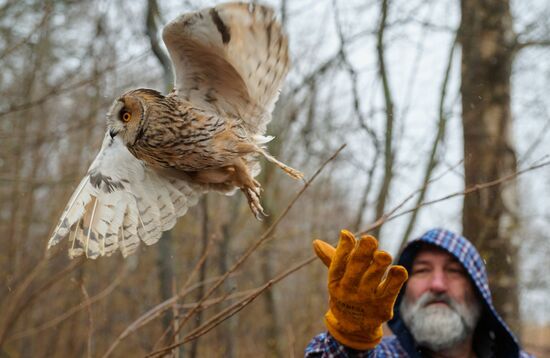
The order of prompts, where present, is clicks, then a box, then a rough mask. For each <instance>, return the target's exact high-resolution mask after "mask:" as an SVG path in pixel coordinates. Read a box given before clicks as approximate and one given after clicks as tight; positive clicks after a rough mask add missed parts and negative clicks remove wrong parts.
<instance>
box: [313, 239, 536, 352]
mask: <svg viewBox="0 0 550 358" xmlns="http://www.w3.org/2000/svg"><path fill="white" fill-rule="evenodd" d="M377 246H378V243H377V241H376V239H374V238H373V237H371V236H364V237H362V238H361V240H360V241H359V243H357V242H356V240H355V238H354V236H353V234H351V233H350V232H348V231H346V230H342V232H341V233H340V241H339V243H338V246H337V248H336V249H334V247H332V246H331V245H329V244H327V243H325V242H323V241H319V240H316V241H315V242H314V249H315V252H316V253H317V255H318V256H319V258H321V260H322V261H323V262H324V263H325V264H326V265H327V266H329V284H328V287H329V295H330V301H329V310H328V312H327V314H326V315H325V324H326V326H327V328H328V332H326V333H322V334H320V335H318V336H316V337H315V338H314V339H313V340H312V341H311V342H310V344H309V345H308V346H307V348H306V352H305V355H306V357H377V358H379V357H448V358H462V357H477V358H484V357H498V358H500V357H522V358H525V357H530V355H529V354H527V353H525V352H524V351H522V350H521V348H520V347H519V345H518V342H517V340H516V338H515V337H514V335H513V334H512V333H511V331H510V329H509V328H508V327H507V326H506V324H505V323H504V321H503V320H502V319H501V318H500V316H499V315H498V314H497V312H496V311H495V308H494V307H493V304H492V299H491V293H490V291H489V285H488V280H487V273H486V269H485V265H484V263H483V260H482V259H481V257H480V255H479V253H478V252H477V250H476V249H475V248H474V246H473V245H472V244H471V243H470V242H469V241H468V240H467V239H465V238H464V237H462V236H459V235H457V234H454V233H452V232H450V231H448V230H442V229H434V230H430V231H428V232H427V233H426V234H424V235H423V236H422V237H420V238H418V239H416V240H413V241H411V242H410V243H409V244H408V245H407V246H406V247H405V249H404V250H403V253H402V254H401V256H400V257H399V262H398V264H399V265H390V264H391V256H390V255H389V254H388V253H386V252H383V251H380V250H378V249H377ZM388 267H389V270H388ZM407 272H408V275H407ZM407 276H408V282H407V284H406V285H405V286H404V288H403V289H401V288H402V286H403V284H404V283H405V281H406V280H407ZM394 307H395V309H394ZM386 321H389V322H388V325H389V327H390V328H391V330H392V331H393V333H394V335H393V336H389V337H384V338H383V339H382V324H383V323H384V322H386Z"/></svg>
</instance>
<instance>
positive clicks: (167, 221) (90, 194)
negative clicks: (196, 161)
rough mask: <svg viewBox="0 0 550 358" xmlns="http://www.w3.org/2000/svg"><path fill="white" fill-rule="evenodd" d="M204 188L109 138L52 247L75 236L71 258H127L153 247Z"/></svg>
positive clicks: (63, 218)
mask: <svg viewBox="0 0 550 358" xmlns="http://www.w3.org/2000/svg"><path fill="white" fill-rule="evenodd" d="M200 192H201V189H200V188H198V187H196V186H192V184H190V183H188V182H186V181H185V180H182V179H176V178H168V177H164V176H161V175H159V174H157V173H156V172H155V171H154V170H152V169H150V168H149V167H147V166H145V165H144V163H143V162H141V161H140V160H138V159H136V158H135V157H134V156H133V155H132V154H131V153H130V152H129V151H128V149H127V148H126V147H125V146H124V145H123V144H122V142H121V141H120V139H117V138H116V137H115V139H111V137H110V136H109V135H108V134H106V135H105V138H104V140H103V145H102V147H101V150H100V152H99V154H98V156H97V157H96V159H95V160H94V162H93V163H92V165H91V166H90V169H89V170H88V173H87V174H86V176H85V177H84V179H82V181H81V182H80V184H79V186H78V187H77V189H76V190H75V192H74V193H73V195H72V197H71V199H70V200H69V203H68V205H67V207H66V208H65V210H64V212H63V214H62V216H61V219H60V221H59V224H58V225H57V227H56V229H55V230H54V232H53V234H52V236H51V238H50V241H49V243H48V248H50V247H51V246H54V245H56V244H57V243H59V242H60V241H61V240H62V239H64V238H65V237H69V241H70V243H69V245H70V247H69V256H71V257H76V256H81V255H86V256H87V257H89V258H97V257H99V256H103V255H106V256H109V255H111V254H113V253H114V252H115V251H116V250H117V249H118V250H120V252H121V253H122V255H123V256H124V257H126V256H128V255H130V254H131V253H133V252H134V251H135V250H136V249H137V247H138V246H139V243H140V242H141V241H143V242H144V243H145V244H146V245H152V244H154V243H155V242H157V241H158V239H159V238H160V236H161V234H162V232H163V231H166V230H169V229H171V228H172V227H173V226H174V225H175V224H176V219H177V218H178V217H180V216H182V215H184V214H185V213H186V211H187V209H188V208H189V207H190V206H193V205H195V204H196V203H197V201H198V197H199V195H200Z"/></svg>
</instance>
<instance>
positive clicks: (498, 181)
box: [357, 160, 550, 235]
mask: <svg viewBox="0 0 550 358" xmlns="http://www.w3.org/2000/svg"><path fill="white" fill-rule="evenodd" d="M548 165H550V160H546V161H543V162H541V163H539V164H533V165H531V166H529V167H527V168H525V169H522V170H518V171H516V172H514V173H512V174H509V175H506V176H504V177H501V178H499V179H495V180H492V181H489V182H486V183H482V184H476V185H473V186H471V187H469V188H467V189H465V190H463V191H458V192H455V193H452V194H448V195H445V196H443V197H440V198H438V199H434V200H430V201H425V202H423V203H421V204H420V205H418V206H416V207H414V208H411V209H408V210H404V211H401V212H397V210H398V208H401V207H402V206H403V205H404V202H402V203H400V204H398V205H397V206H396V208H394V209H392V210H391V211H390V212H389V213H388V214H384V215H382V216H381V217H380V218H379V219H378V220H376V221H375V222H374V223H372V224H371V225H369V226H368V227H367V228H366V229H365V230H363V231H361V232H360V233H358V234H357V235H363V234H367V233H369V232H371V231H373V230H375V229H376V228H379V227H380V226H382V225H383V224H384V223H386V222H388V221H392V220H394V219H397V218H399V217H401V216H403V215H406V214H409V213H411V212H413V211H415V210H418V209H419V208H420V207H424V206H430V205H433V204H437V203H440V202H442V201H445V200H449V199H452V198H455V197H459V196H465V195H468V194H471V193H474V192H477V191H480V190H484V189H488V188H491V187H493V186H496V185H499V184H502V183H505V182H508V181H511V180H513V179H515V178H516V177H518V176H520V175H522V174H525V173H527V172H530V171H533V170H536V169H540V168H543V167H546V166H548ZM409 199H410V196H409V197H408V198H407V199H406V200H405V201H408V200H409Z"/></svg>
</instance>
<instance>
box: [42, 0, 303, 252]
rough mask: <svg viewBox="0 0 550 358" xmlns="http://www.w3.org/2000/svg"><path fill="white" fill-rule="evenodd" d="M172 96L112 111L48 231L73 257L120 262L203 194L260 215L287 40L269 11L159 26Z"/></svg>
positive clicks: (227, 7)
mask: <svg viewBox="0 0 550 358" xmlns="http://www.w3.org/2000/svg"><path fill="white" fill-rule="evenodd" d="M163 40H164V43H165V44H166V47H167V48H168V51H169V54H170V58H171V60H172V64H173V68H174V73H175V86H174V87H175V88H174V90H172V91H171V92H170V93H169V94H167V95H163V94H161V93H160V92H157V91H155V90H152V89H136V90H131V91H128V92H126V93H124V94H123V95H121V96H120V97H119V98H117V99H116V100H115V101H114V103H113V105H112V106H111V108H110V110H109V112H108V114H107V132H106V133H105V137H104V139H103V144H102V146H101V149H100V151H99V153H98V155H97V157H96V158H95V160H94V161H93V162H92V164H91V166H90V168H89V170H88V172H87V174H86V176H85V177H84V179H82V181H81V182H80V184H79V186H78V187H77V189H76V190H75V192H74V193H73V195H72V197H71V198H70V200H69V203H68V204H67V206H66V208H65V210H64V212H63V214H62V216H61V219H60V221H59V224H58V225H57V227H56V228H55V230H54V232H53V234H52V236H51V238H50V240H49V243H48V248H50V247H52V246H53V245H56V244H57V243H59V242H60V241H61V240H62V239H63V238H65V237H67V236H68V237H69V246H70V248H69V256H70V257H76V256H80V255H86V256H87V257H89V258H97V257H99V256H103V255H111V254H112V253H113V252H115V251H116V250H120V251H121V253H122V255H123V256H124V257H126V256H128V255H129V254H131V253H132V252H134V251H135V250H136V249H137V247H138V246H139V244H140V241H143V242H144V243H145V244H147V245H151V244H154V243H155V242H156V241H157V240H158V239H159V238H160V236H161V234H162V232H163V231H166V230H169V229H171V228H172V227H173V226H174V225H175V223H176V219H177V218H178V217H180V216H182V215H184V214H185V213H186V211H187V209H188V208H189V207H191V206H192V205H194V204H196V203H197V200H198V198H199V196H200V195H201V194H203V193H204V192H207V191H218V192H221V193H226V194H228V193H232V192H234V191H235V190H236V189H240V190H241V191H242V192H243V193H244V195H245V196H246V199H247V201H248V204H249V206H250V209H251V211H252V213H253V214H254V215H255V217H256V218H261V217H262V216H263V215H265V214H264V211H263V209H262V206H261V203H260V192H261V189H262V188H261V185H260V183H259V182H258V181H257V180H256V179H254V177H255V176H256V175H257V174H258V172H259V170H260V167H259V164H258V158H259V157H264V158H265V159H267V160H268V161H269V162H271V163H274V164H275V165H277V166H279V167H280V168H281V169H282V170H284V171H285V172H286V173H288V174H289V175H290V176H291V177H293V178H296V179H302V178H303V176H302V174H301V173H300V172H299V171H297V170H295V169H293V168H291V167H289V166H287V165H285V164H283V163H282V162H280V161H278V160H277V159H276V158H274V157H273V156H271V155H270V154H269V153H268V152H267V150H266V148H265V144H266V143H267V142H269V140H270V139H271V137H269V136H266V135H265V132H266V125H267V123H268V122H269V121H270V119H271V112H272V110H273V107H274V105H275V102H276V101H277V98H278V95H279V91H280V88H281V86H282V83H283V80H284V78H285V76H286V74H287V72H288V68H289V56H288V40H287V38H286V36H285V35H284V33H283V31H282V28H281V25H280V23H278V22H277V21H276V19H275V16H274V12H273V10H272V9H271V8H269V7H266V6H261V5H257V4H244V3H228V4H222V5H219V6H216V7H213V8H207V9H203V10H200V11H198V12H194V13H188V14H184V15H181V16H180V17H178V18H176V19H175V20H173V21H172V22H170V23H169V24H168V25H166V26H165V28H164V29H163Z"/></svg>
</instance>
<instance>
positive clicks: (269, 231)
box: [152, 144, 346, 354]
mask: <svg viewBox="0 0 550 358" xmlns="http://www.w3.org/2000/svg"><path fill="white" fill-rule="evenodd" d="M345 147H346V144H344V145H342V146H341V147H340V148H338V150H336V152H335V153H334V154H333V155H332V156H331V157H330V158H329V159H327V160H326V161H325V162H324V163H323V164H321V166H320V167H319V169H317V171H316V172H315V174H313V176H312V177H311V179H309V180H308V181H307V182H305V184H304V186H303V187H302V189H301V190H300V191H299V192H298V193H297V194H296V195H295V196H294V198H293V199H292V200H291V201H290V203H289V204H288V206H287V207H286V208H285V209H284V210H283V212H282V213H281V214H280V215H279V216H278V217H277V219H275V221H274V222H273V224H272V225H271V226H270V227H269V228H268V229H267V230H266V232H264V234H263V235H262V236H261V237H260V239H259V240H258V241H256V242H255V243H254V244H253V245H252V246H250V247H249V248H248V249H247V250H246V252H245V253H244V254H243V255H241V257H240V258H239V259H238V260H237V262H236V263H235V264H234V265H233V266H232V267H231V268H230V269H229V270H228V271H227V272H226V273H225V274H224V275H222V277H221V278H220V279H219V280H218V281H217V282H216V283H215V284H214V285H213V286H212V287H211V288H210V289H209V290H208V292H207V293H206V294H205V295H204V297H203V298H202V299H201V300H200V301H199V302H198V303H197V304H196V306H195V308H194V309H192V310H190V311H189V312H188V313H187V314H186V315H185V316H184V317H183V319H182V322H181V323H180V325H179V329H180V330H181V329H182V327H183V326H184V324H185V323H186V322H187V321H188V320H189V318H191V316H192V315H193V314H194V313H195V312H196V311H197V310H198V308H199V307H200V305H201V304H202V303H203V301H205V300H206V299H207V298H208V297H210V295H212V293H213V292H214V291H215V290H216V289H217V288H218V287H219V286H220V285H221V284H222V283H223V282H224V281H225V280H226V279H227V277H228V276H229V275H230V274H231V273H233V272H234V271H235V270H237V269H238V268H239V267H240V266H241V265H242V264H243V263H244V262H245V261H246V259H248V257H249V256H250V255H251V254H252V253H253V252H254V251H255V250H256V249H257V248H258V247H259V246H260V245H261V244H262V243H264V242H265V241H267V240H268V239H269V238H271V236H272V235H273V233H274V232H275V229H276V228H277V226H278V225H279V223H280V221H281V220H282V219H283V218H284V217H285V216H286V215H287V213H288V212H289V211H290V209H291V208H292V207H293V206H294V204H295V203H296V201H298V199H299V198H300V197H301V196H302V194H303V193H304V192H305V191H306V190H307V189H308V188H309V186H311V183H312V182H313V181H314V180H315V179H316V178H317V176H318V175H319V174H320V173H321V172H322V171H323V169H324V168H325V167H326V166H327V165H328V163H330V162H331V161H333V160H334V159H335V158H336V157H337V156H338V154H340V152H341V151H342V150H343V149H344V148H345ZM205 324H206V323H205ZM178 333H179V332H174V336H175V335H177V334H178ZM182 344H183V343H182ZM168 350H171V348H170V349H168ZM160 351H163V352H164V351H166V348H163V349H161V350H160ZM157 352H159V351H157ZM153 353H155V352H152V354H153Z"/></svg>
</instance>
